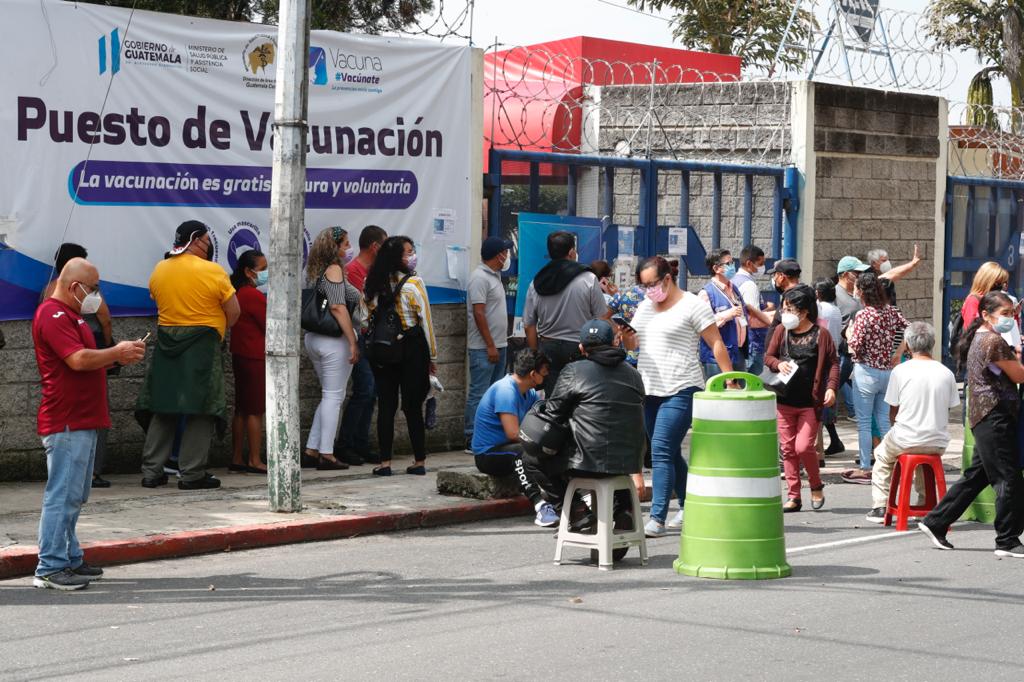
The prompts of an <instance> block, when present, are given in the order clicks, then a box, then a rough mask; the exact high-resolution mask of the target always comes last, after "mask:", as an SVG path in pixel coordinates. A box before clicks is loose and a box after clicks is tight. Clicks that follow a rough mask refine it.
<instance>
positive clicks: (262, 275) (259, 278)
mask: <svg viewBox="0 0 1024 682" xmlns="http://www.w3.org/2000/svg"><path fill="white" fill-rule="evenodd" d="M269 279H270V274H269V273H268V272H267V271H266V270H260V271H259V272H257V273H256V286H258V287H262V286H266V284H267V281H268V280H269Z"/></svg>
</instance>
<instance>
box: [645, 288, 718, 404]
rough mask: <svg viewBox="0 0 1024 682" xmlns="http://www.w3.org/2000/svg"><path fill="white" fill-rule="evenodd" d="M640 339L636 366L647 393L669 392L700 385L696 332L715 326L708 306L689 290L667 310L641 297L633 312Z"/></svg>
mask: <svg viewBox="0 0 1024 682" xmlns="http://www.w3.org/2000/svg"><path fill="white" fill-rule="evenodd" d="M632 325H633V328H634V329H636V332H637V338H638V339H639V341H640V360H639V363H638V364H637V369H638V370H640V376H641V377H643V380H644V389H645V390H646V392H647V395H653V396H661V397H665V396H672V395H675V394H676V393H679V392H680V391H682V390H683V389H685V388H690V387H691V386H696V387H697V388H701V389H702V388H704V372H703V370H702V368H701V365H700V355H699V349H698V343H699V341H700V334H701V332H702V331H704V330H705V329H707V328H708V327H713V326H715V314H714V313H713V312H711V306H709V305H708V304H707V303H706V302H704V301H702V300H700V299H699V298H698V297H696V296H694V295H693V294H691V293H689V292H683V297H682V298H681V299H680V300H679V301H678V302H677V303H676V304H675V305H674V306H672V307H671V308H669V309H668V310H663V311H661V312H658V311H656V310H655V309H654V304H653V303H651V301H650V300H648V299H645V300H644V301H643V302H642V303H641V304H640V307H638V308H637V309H636V314H635V315H634V316H633V322H632Z"/></svg>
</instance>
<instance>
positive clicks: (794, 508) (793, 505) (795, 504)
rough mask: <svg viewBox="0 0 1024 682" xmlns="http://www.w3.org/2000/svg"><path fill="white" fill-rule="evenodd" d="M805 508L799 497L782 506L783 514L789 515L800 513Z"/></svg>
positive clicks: (787, 501)
mask: <svg viewBox="0 0 1024 682" xmlns="http://www.w3.org/2000/svg"><path fill="white" fill-rule="evenodd" d="M803 507H804V503H803V501H802V500H801V499H800V498H799V497H794V498H790V499H788V500H786V503H785V504H783V505H782V513H783V514H789V513H790V512H798V511H800V510H801V509H803Z"/></svg>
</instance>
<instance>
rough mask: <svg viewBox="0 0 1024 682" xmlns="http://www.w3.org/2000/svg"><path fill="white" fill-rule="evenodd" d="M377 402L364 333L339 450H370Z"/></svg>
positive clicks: (362, 452)
mask: <svg viewBox="0 0 1024 682" xmlns="http://www.w3.org/2000/svg"><path fill="white" fill-rule="evenodd" d="M376 402H377V391H376V386H375V384H374V381H373V370H372V369H371V368H370V361H369V360H368V359H367V358H366V342H365V341H363V339H362V337H360V339H359V362H357V363H356V365H355V366H354V367H353V368H352V395H351V396H350V397H349V399H348V405H346V406H345V411H344V412H343V413H342V415H341V429H339V433H338V441H337V443H336V444H335V447H334V451H335V452H338V453H340V452H345V451H348V452H355V453H356V454H359V455H365V454H368V453H369V452H370V422H372V421H373V406H374V404H375V403H376Z"/></svg>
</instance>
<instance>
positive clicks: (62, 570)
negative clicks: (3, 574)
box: [32, 258, 146, 590]
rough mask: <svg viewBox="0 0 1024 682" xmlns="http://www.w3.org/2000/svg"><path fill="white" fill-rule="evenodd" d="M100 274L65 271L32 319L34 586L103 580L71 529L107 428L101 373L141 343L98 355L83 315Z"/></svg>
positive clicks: (74, 268)
mask: <svg viewBox="0 0 1024 682" xmlns="http://www.w3.org/2000/svg"><path fill="white" fill-rule="evenodd" d="M99 282H100V275H99V272H98V271H97V270H96V268H95V267H94V266H93V265H92V263H90V262H89V261H87V260H85V259H84V258H73V259H71V260H70V261H68V264H67V265H65V266H64V270H62V271H61V273H60V279H59V280H58V281H57V285H56V287H55V288H54V291H53V295H52V296H51V297H50V298H48V299H46V300H45V301H43V302H42V303H41V304H39V307H38V308H37V309H36V316H35V319H34V320H33V321H32V341H33V344H34V345H35V351H36V365H37V366H38V367H39V376H40V379H41V380H42V400H40V402H39V417H38V427H37V431H38V433H39V435H40V436H41V437H42V439H43V447H44V448H46V471H47V480H46V489H45V491H44V492H43V509H42V515H41V516H40V519H39V563H38V565H37V566H36V572H35V579H34V580H33V585H35V586H36V587H42V588H51V589H57V590H80V589H82V588H83V587H85V586H86V585H88V584H89V581H90V580H96V579H98V578H100V577H101V576H102V575H103V571H102V570H101V569H99V568H95V567H93V566H89V565H88V564H86V563H85V561H84V559H83V555H82V548H81V547H80V546H79V544H78V537H77V535H76V533H75V525H76V524H77V523H78V515H79V513H80V512H81V511H82V505H83V504H84V503H85V501H86V500H88V499H89V489H90V487H91V486H90V482H91V480H92V469H93V458H94V457H95V454H96V431H97V429H106V428H110V414H109V412H108V410H107V384H106V379H105V377H106V368H107V367H109V366H111V365H113V364H114V363H115V362H117V363H120V364H122V365H130V364H132V363H136V362H139V361H140V360H142V358H143V356H144V355H145V353H146V345H145V344H144V343H143V342H142V341H122V342H121V343H119V344H117V345H116V346H114V347H113V348H107V349H104V350H96V339H95V338H94V337H93V335H92V331H91V330H90V329H89V325H87V324H86V323H85V320H84V319H83V318H82V315H88V314H90V313H95V312H96V310H97V309H98V308H99V305H100V302H101V300H102V299H101V298H100V292H99Z"/></svg>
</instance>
